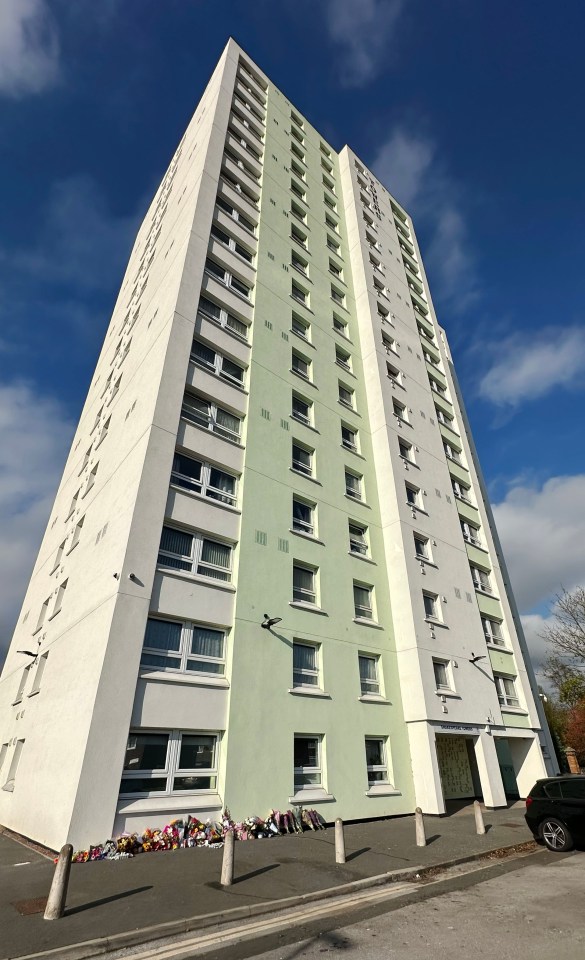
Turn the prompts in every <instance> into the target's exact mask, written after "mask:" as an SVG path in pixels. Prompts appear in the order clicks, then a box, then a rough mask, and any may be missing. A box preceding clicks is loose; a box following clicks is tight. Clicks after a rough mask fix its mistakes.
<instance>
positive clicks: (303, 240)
mask: <svg viewBox="0 0 585 960" xmlns="http://www.w3.org/2000/svg"><path fill="white" fill-rule="evenodd" d="M290 237H291V240H294V241H295V243H298V244H299V245H300V246H301V247H304V248H305V250H306V249H307V235H306V234H305V233H303V232H302V231H301V230H299V228H298V227H297V226H296V225H295V224H294V223H291V225H290Z"/></svg>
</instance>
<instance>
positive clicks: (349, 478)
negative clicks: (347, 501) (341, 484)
mask: <svg viewBox="0 0 585 960" xmlns="http://www.w3.org/2000/svg"><path fill="white" fill-rule="evenodd" d="M345 493H346V495H347V496H348V497H351V499H352V500H363V494H362V477H360V476H358V475H357V474H356V473H351V472H350V471H349V470H346V471H345Z"/></svg>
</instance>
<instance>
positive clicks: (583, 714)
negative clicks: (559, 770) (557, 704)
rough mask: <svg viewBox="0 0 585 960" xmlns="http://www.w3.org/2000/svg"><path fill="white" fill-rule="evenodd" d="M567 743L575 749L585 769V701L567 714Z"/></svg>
mask: <svg viewBox="0 0 585 960" xmlns="http://www.w3.org/2000/svg"><path fill="white" fill-rule="evenodd" d="M565 742H566V743H567V744H568V745H570V746H571V747H573V748H574V750H575V753H576V754H577V760H578V762H579V765H580V766H581V767H585V700H581V702H580V703H578V704H576V705H575V706H573V707H571V709H570V710H569V711H568V713H567V721H566V724H565Z"/></svg>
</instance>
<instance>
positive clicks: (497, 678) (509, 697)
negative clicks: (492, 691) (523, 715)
mask: <svg viewBox="0 0 585 960" xmlns="http://www.w3.org/2000/svg"><path fill="white" fill-rule="evenodd" d="M517 679H518V676H517V675H516V676H511V675H510V674H505V673H496V671H494V683H495V685H496V693H497V695H498V702H499V704H500V707H502V708H504V709H509V708H512V709H513V710H521V709H522V707H521V704H520V697H519V695H518V690H517V689H516V682H515V681H516V680H517ZM506 683H509V684H511V685H512V690H513V693H512V694H510V693H509V692H508V690H507V689H506Z"/></svg>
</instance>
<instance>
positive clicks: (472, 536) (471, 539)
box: [460, 520, 481, 546]
mask: <svg viewBox="0 0 585 960" xmlns="http://www.w3.org/2000/svg"><path fill="white" fill-rule="evenodd" d="M460 523H461V533H462V534H463V539H464V540H465V541H466V542H467V543H473V544H475V546H481V538H480V536H479V527H474V526H473V524H471V523H468V522H467V521H466V520H461V521H460Z"/></svg>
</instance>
